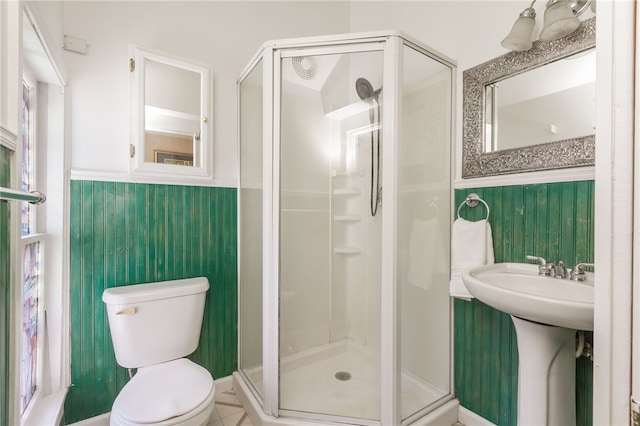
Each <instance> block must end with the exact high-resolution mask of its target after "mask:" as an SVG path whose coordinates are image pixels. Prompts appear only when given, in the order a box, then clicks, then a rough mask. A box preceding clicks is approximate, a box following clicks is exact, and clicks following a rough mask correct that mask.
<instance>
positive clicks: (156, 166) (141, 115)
mask: <svg viewBox="0 0 640 426" xmlns="http://www.w3.org/2000/svg"><path fill="white" fill-rule="evenodd" d="M129 53H130V56H129V58H130V59H129V61H130V62H129V71H130V95H131V146H130V150H129V155H130V157H131V158H130V165H129V170H130V173H131V174H132V175H135V176H145V177H147V178H150V179H154V178H155V179H154V180H167V178H169V179H170V178H171V176H173V177H179V178H180V179H186V180H195V181H198V180H208V179H211V159H210V158H209V157H210V154H211V151H212V150H211V141H210V138H209V134H210V133H209V132H210V129H209V118H208V117H209V114H210V112H209V99H210V96H209V93H210V71H209V69H208V68H207V67H205V66H202V65H199V64H195V63H192V62H189V61H187V60H184V59H178V58H176V57H173V56H170V55H167V54H163V53H159V52H155V51H150V50H146V49H142V48H140V47H138V46H134V45H131V46H130V47H129Z"/></svg>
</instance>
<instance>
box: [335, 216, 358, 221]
mask: <svg viewBox="0 0 640 426" xmlns="http://www.w3.org/2000/svg"><path fill="white" fill-rule="evenodd" d="M333 220H335V221H336V222H360V220H361V218H360V216H358V215H355V214H343V215H335V216H334V217H333Z"/></svg>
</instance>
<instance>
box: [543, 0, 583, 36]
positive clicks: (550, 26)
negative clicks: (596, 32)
mask: <svg viewBox="0 0 640 426" xmlns="http://www.w3.org/2000/svg"><path fill="white" fill-rule="evenodd" d="M579 26H580V21H579V20H578V18H577V17H576V16H575V15H574V14H573V9H572V8H571V3H570V2H568V1H566V0H557V1H555V2H552V3H551V2H550V3H548V4H547V8H546V9H545V11H544V25H543V27H542V31H541V32H540V40H543V41H552V40H557V39H559V38H562V37H564V36H566V35H567V34H571V33H572V32H573V31H575V30H576V29H577V28H578V27H579Z"/></svg>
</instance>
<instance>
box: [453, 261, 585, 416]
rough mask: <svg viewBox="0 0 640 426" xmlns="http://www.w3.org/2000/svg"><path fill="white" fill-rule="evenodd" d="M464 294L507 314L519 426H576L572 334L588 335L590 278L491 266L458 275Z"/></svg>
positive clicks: (520, 266)
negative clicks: (513, 342)
mask: <svg viewBox="0 0 640 426" xmlns="http://www.w3.org/2000/svg"><path fill="white" fill-rule="evenodd" d="M462 280H463V281H464V283H465V285H466V286H467V289H468V290H469V292H470V293H471V294H472V295H473V296H474V297H476V298H477V299H478V300H480V301H481V302H483V303H485V304H487V305H489V306H491V307H493V308H495V309H498V310H500V311H502V312H505V313H507V314H510V315H511V319H512V321H513V324H514V326H515V329H516V336H517V340H518V425H519V426H543V425H562V426H574V425H575V424H576V412H575V370H576V365H575V364H576V358H575V332H576V330H589V331H590V330H593V274H592V273H589V272H587V273H586V280H585V281H572V280H569V279H559V278H552V277H547V276H540V275H538V266H537V265H531V264H525V263H496V264H492V265H485V266H481V267H478V268H474V269H470V270H468V271H465V272H463V274H462Z"/></svg>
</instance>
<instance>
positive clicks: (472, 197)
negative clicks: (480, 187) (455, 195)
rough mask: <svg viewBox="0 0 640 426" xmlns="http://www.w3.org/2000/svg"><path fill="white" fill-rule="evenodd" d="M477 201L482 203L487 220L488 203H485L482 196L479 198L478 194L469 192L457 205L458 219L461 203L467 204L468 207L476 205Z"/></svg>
mask: <svg viewBox="0 0 640 426" xmlns="http://www.w3.org/2000/svg"><path fill="white" fill-rule="evenodd" d="M478 203H482V204H484V206H485V207H486V209H487V220H489V213H490V211H489V205H488V204H487V203H486V201H484V200H483V199H482V198H480V196H479V195H478V194H476V193H471V194H469V195H467V198H465V199H464V201H463V202H461V203H460V205H459V206H458V219H459V218H460V209H461V208H462V206H463V205H465V204H466V205H467V206H469V207H476V206H477V205H478Z"/></svg>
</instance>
